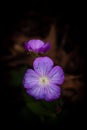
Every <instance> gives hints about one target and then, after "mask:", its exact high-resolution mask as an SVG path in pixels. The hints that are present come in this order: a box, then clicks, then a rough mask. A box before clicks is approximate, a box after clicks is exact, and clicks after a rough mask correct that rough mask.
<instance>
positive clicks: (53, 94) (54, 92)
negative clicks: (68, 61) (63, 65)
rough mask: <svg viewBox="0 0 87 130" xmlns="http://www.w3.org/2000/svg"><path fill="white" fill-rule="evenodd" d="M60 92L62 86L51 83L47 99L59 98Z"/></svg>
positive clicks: (47, 91) (47, 90)
mask: <svg viewBox="0 0 87 130" xmlns="http://www.w3.org/2000/svg"><path fill="white" fill-rule="evenodd" d="M60 94H61V89H60V87H59V86H57V85H54V84H50V86H48V87H46V96H45V100H46V101H52V100H55V99H58V98H59V97H60Z"/></svg>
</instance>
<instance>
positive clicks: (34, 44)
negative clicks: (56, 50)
mask: <svg viewBox="0 0 87 130" xmlns="http://www.w3.org/2000/svg"><path fill="white" fill-rule="evenodd" d="M24 47H25V49H26V50H27V51H29V52H34V53H42V54H43V53H45V52H47V51H48V50H49V49H50V47H51V45H50V43H44V42H43V41H42V40H30V41H28V42H26V43H25V44H24Z"/></svg>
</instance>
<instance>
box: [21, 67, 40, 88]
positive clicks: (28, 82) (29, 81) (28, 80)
mask: <svg viewBox="0 0 87 130" xmlns="http://www.w3.org/2000/svg"><path fill="white" fill-rule="evenodd" d="M38 80H39V76H38V75H37V73H36V72H34V71H33V70H32V69H28V70H27V72H26V73H25V75H24V79H23V84H24V87H25V88H32V86H34V85H36V84H38Z"/></svg>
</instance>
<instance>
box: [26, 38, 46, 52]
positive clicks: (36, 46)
mask: <svg viewBox="0 0 87 130" xmlns="http://www.w3.org/2000/svg"><path fill="white" fill-rule="evenodd" d="M28 45H29V46H30V47H31V48H32V50H37V49H39V48H41V47H42V46H43V45H44V42H43V41H41V40H30V41H29V42H28Z"/></svg>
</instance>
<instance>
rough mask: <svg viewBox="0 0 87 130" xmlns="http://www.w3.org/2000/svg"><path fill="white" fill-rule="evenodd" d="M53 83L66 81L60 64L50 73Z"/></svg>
mask: <svg viewBox="0 0 87 130" xmlns="http://www.w3.org/2000/svg"><path fill="white" fill-rule="evenodd" d="M48 77H49V78H50V81H51V83H53V84H62V83H63V82H64V72H63V69H62V68H61V67H60V66H55V67H54V68H53V69H52V70H51V71H50V73H49V74H48Z"/></svg>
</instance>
